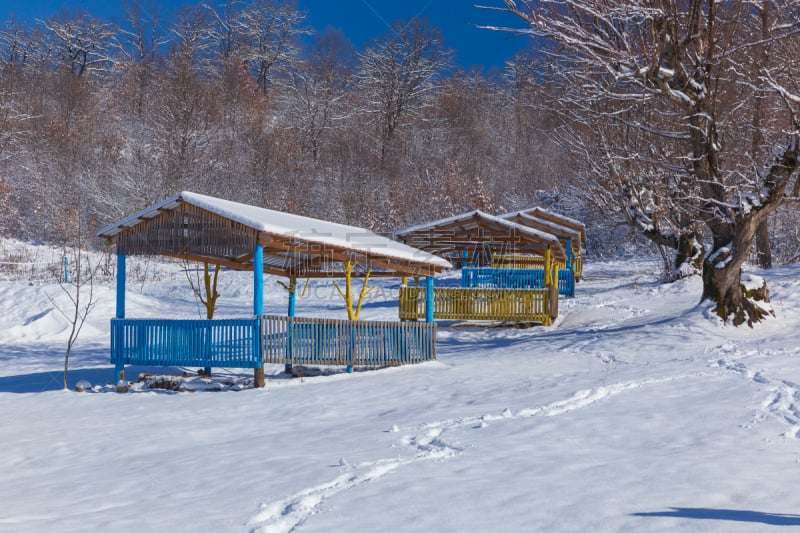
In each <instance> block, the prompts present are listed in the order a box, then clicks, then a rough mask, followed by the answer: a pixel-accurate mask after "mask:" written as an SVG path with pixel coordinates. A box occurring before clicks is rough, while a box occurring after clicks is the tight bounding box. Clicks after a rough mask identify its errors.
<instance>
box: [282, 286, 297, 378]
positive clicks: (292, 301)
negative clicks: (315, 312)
mask: <svg viewBox="0 0 800 533" xmlns="http://www.w3.org/2000/svg"><path fill="white" fill-rule="evenodd" d="M296 289H297V278H289V310H288V311H289V312H288V315H289V316H290V317H291V316H295V312H296V310H297V290H296ZM287 326H288V327H287V330H286V336H287V339H286V344H287V347H288V348H289V350H288V355H289V356H290V357H291V354H292V351H291V350H292V336H293V333H294V331H292V330H293V329H294V328H292V324H291V323H289V324H287ZM283 370H284V372H286V373H287V374H288V373H289V372H291V371H292V365H291V363H287V364H286V365H285V366H284V368H283Z"/></svg>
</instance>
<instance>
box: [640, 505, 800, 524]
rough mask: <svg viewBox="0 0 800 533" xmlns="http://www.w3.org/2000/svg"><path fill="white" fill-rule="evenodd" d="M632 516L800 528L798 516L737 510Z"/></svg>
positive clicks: (679, 509) (677, 509)
mask: <svg viewBox="0 0 800 533" xmlns="http://www.w3.org/2000/svg"><path fill="white" fill-rule="evenodd" d="M632 516H643V517H651V518H691V519H694V520H726V521H729V522H749V523H758V524H766V525H770V526H800V515H796V514H776V513H761V512H758V511H743V510H737V509H704V508H701V507H698V508H695V507H670V510H669V511H657V512H652V513H633V514H632Z"/></svg>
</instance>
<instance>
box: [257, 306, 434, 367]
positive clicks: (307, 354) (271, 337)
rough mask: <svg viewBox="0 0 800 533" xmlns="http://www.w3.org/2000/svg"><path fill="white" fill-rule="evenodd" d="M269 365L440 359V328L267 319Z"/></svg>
mask: <svg viewBox="0 0 800 533" xmlns="http://www.w3.org/2000/svg"><path fill="white" fill-rule="evenodd" d="M261 327H262V335H263V339H264V344H263V347H264V362H265V363H275V364H291V365H295V364H312V365H346V366H348V367H353V366H395V365H406V364H413V363H421V362H423V361H431V360H434V359H436V324H434V323H427V322H373V321H364V320H356V321H353V320H333V319H328V318H302V317H286V316H264V317H263V322H262V326H261Z"/></svg>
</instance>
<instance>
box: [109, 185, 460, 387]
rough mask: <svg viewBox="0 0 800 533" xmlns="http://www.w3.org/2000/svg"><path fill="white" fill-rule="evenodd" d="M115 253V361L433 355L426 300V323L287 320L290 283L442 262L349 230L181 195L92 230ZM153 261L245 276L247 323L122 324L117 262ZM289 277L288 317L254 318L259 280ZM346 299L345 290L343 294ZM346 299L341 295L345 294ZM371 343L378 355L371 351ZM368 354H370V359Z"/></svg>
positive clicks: (239, 363)
mask: <svg viewBox="0 0 800 533" xmlns="http://www.w3.org/2000/svg"><path fill="white" fill-rule="evenodd" d="M97 235H98V236H99V237H101V238H103V239H105V240H106V242H107V243H108V244H109V245H116V252H117V258H118V259H117V264H118V268H117V311H116V318H115V319H114V320H113V321H112V330H111V344H112V346H111V358H112V362H113V363H114V364H115V369H116V370H115V371H116V376H117V380H119V379H121V378H122V376H123V368H124V365H125V364H142V365H169V366H202V367H205V368H206V369H207V370H209V371H210V367H212V366H219V367H241V368H255V369H256V383H257V384H260V385H263V376H264V374H263V364H264V363H283V364H286V365H290V364H293V363H303V362H311V363H315V364H345V365H347V367H348V370H350V369H352V366H353V365H362V364H365V365H368V364H375V365H386V364H403V363H407V362H419V361H422V360H427V359H431V358H435V327H434V325H433V324H431V322H433V315H432V308H433V305H432V303H431V302H428V303H427V305H428V309H429V310H428V311H427V312H426V319H427V320H426V322H427V324H420V325H415V324H402V323H399V322H384V323H381V322H368V323H362V322H361V321H334V320H327V319H326V320H320V319H301V318H298V317H295V316H294V310H295V292H294V287H295V283H294V280H296V279H298V278H346V279H347V282H348V287H349V280H350V277H351V276H363V277H367V276H397V277H400V276H414V277H424V278H425V279H426V286H428V287H430V289H431V290H430V292H431V293H433V276H434V274H436V273H439V272H442V271H443V270H444V269H447V268H450V267H451V265H450V263H449V262H447V261H446V260H444V259H442V258H440V257H437V256H435V255H432V254H430V253H427V252H424V251H421V250H418V249H414V248H411V247H410V246H407V245H404V244H402V243H398V242H395V241H392V240H391V239H387V238H385V237H382V236H380V235H377V234H375V233H373V232H371V231H369V230H366V229H363V228H358V227H355V226H347V225H343V224H336V223H333V222H328V221H324V220H318V219H313V218H309V217H303V216H299V215H293V214H290V213H283V212H279V211H273V210H270V209H264V208H260V207H256V206H251V205H245V204H241V203H236V202H231V201H228V200H223V199H219V198H213V197H210V196H205V195H201V194H197V193H193V192H187V191H184V192H181V193H179V194H177V195H175V196H173V197H171V198H168V199H166V200H164V201H162V202H159V203H158V204H156V205H154V206H152V207H149V208H147V209H144V210H142V211H139V212H138V213H135V214H133V215H131V216H129V217H127V218H124V219H123V220H120V221H119V222H116V223H114V224H111V225H109V226H106V227H104V228H102V229H100V230H99V231H98V233H97ZM128 255H163V256H168V257H175V258H181V259H187V260H193V261H200V262H208V263H211V264H215V265H222V266H225V267H229V268H232V269H236V270H246V271H253V317H252V318H247V319H241V320H240V319H224V320H168V319H158V320H143V319H138V320H136V319H128V318H126V317H125V257H126V256H128ZM265 273H268V274H275V275H280V276H286V277H288V278H289V279H290V283H289V284H288V286H289V287H290V292H289V313H288V314H289V316H288V317H285V316H281V317H274V316H267V315H264V305H263V303H264V300H263V292H264V274H265ZM348 292H349V291H348ZM348 296H349V295H348ZM379 345H380V349H377V348H376V347H377V346H379ZM376 352H377V353H376Z"/></svg>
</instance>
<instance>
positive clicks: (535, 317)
mask: <svg viewBox="0 0 800 533" xmlns="http://www.w3.org/2000/svg"><path fill="white" fill-rule="evenodd" d="M557 316H558V289H557V288H556V287H546V288H544V289H483V288H460V287H442V288H436V289H434V292H433V318H434V319H436V320H513V321H518V322H541V323H542V324H544V325H546V326H549V325H550V324H552V322H553V319H554V318H556V317H557ZM422 318H425V288H424V287H400V319H401V320H417V319H422Z"/></svg>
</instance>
